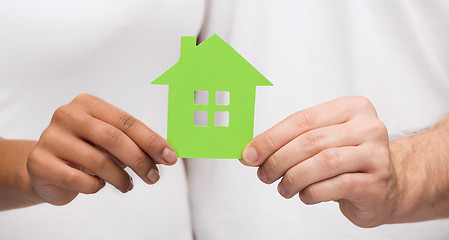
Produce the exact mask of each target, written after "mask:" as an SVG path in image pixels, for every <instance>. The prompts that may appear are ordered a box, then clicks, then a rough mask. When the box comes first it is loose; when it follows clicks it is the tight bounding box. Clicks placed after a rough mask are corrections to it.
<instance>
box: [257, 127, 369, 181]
mask: <svg viewBox="0 0 449 240" xmlns="http://www.w3.org/2000/svg"><path fill="white" fill-rule="evenodd" d="M354 129H357V128H355V127H354V124H351V122H346V123H342V124H338V125H333V126H329V127H323V128H319V129H314V130H311V131H309V132H306V133H304V134H302V135H300V136H299V137H297V138H295V139H293V140H292V141H291V142H289V143H287V144H286V145H285V146H283V147H282V148H281V149H279V150H278V151H276V152H275V153H274V154H272V155H271V156H270V157H269V158H268V159H267V160H266V161H265V162H264V163H263V164H262V165H261V167H260V168H261V170H259V171H260V174H259V175H260V177H261V179H260V180H262V181H263V182H265V183H273V182H274V181H276V180H278V179H279V178H280V177H281V176H282V175H284V174H285V172H286V171H287V170H288V169H290V168H291V167H293V166H295V165H297V164H298V163H301V162H302V161H304V160H305V159H308V158H310V157H312V156H314V155H316V154H317V153H319V152H321V151H323V150H324V149H327V148H336V147H344V146H356V145H358V144H360V143H362V142H363V138H364V136H363V135H361V134H357V133H354V132H353V131H354Z"/></svg>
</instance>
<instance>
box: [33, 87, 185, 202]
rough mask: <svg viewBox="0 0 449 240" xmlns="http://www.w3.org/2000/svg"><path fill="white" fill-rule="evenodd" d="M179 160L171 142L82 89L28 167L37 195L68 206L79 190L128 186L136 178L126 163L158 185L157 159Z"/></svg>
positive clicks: (161, 161) (59, 116) (60, 113)
mask: <svg viewBox="0 0 449 240" xmlns="http://www.w3.org/2000/svg"><path fill="white" fill-rule="evenodd" d="M176 161H177V155H176V153H175V151H174V149H173V147H171V146H170V144H169V143H168V142H167V141H166V140H165V139H163V138H162V137H161V136H159V135H158V134H157V133H155V132H154V131H152V130H151V129H150V128H148V127H147V126H145V125H144V124H143V123H142V122H140V121H139V120H137V119H135V118H134V117H132V116H131V115H129V114H127V113H126V112H124V111H123V110H121V109H119V108H117V107H115V106H113V105H111V104H109V103H107V102H106V101H104V100H102V99H99V98H97V97H94V96H91V95H88V94H81V95H79V96H78V97H76V98H75V99H74V100H73V101H72V102H71V103H69V104H67V105H64V106H61V107H60V108H58V109H57V110H56V111H55V113H54V115H53V118H52V121H51V124H50V126H49V127H48V128H47V129H46V130H45V131H44V132H43V133H42V135H41V137H40V139H39V142H38V143H37V144H36V146H35V148H34V149H33V150H32V152H31V154H30V155H29V157H28V163H27V168H28V172H29V175H30V177H31V181H32V184H33V187H34V189H35V191H36V192H37V194H38V195H40V196H41V197H42V198H43V199H45V201H47V202H49V203H51V204H55V205H64V204H67V203H69V202H70V201H72V200H73V199H74V198H75V197H76V196H77V195H78V193H86V194H91V193H96V192H97V191H99V190H100V189H101V188H102V187H103V186H104V185H105V182H108V183H110V184H112V185H114V186H115V187H116V188H117V189H119V190H120V191H122V192H128V191H130V190H131V189H132V188H133V182H132V179H131V177H130V176H129V175H128V174H127V172H126V171H125V170H124V169H123V168H124V167H126V166H128V167H130V168H131V169H132V170H133V171H134V172H135V173H136V174H137V175H138V176H139V177H140V178H141V179H142V180H143V181H145V182H146V183H148V184H154V183H155V182H157V181H158V180H159V173H158V169H157V167H156V164H165V165H172V164H174V163H176Z"/></svg>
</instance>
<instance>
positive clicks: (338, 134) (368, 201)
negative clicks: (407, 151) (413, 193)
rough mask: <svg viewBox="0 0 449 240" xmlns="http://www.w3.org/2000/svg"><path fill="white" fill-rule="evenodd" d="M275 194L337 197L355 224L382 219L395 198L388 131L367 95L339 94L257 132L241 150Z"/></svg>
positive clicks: (317, 199)
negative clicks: (276, 190)
mask: <svg viewBox="0 0 449 240" xmlns="http://www.w3.org/2000/svg"><path fill="white" fill-rule="evenodd" d="M241 161H242V163H243V164H245V165H248V166H258V167H259V169H258V177H259V178H260V180H261V181H263V182H264V183H267V184H271V183H273V182H275V181H276V180H278V179H280V178H282V180H281V182H280V183H279V185H278V191H279V193H280V194H281V195H282V196H284V197H285V198H291V197H293V196H294V195H295V194H297V193H299V197H300V199H301V200H302V201H303V202H304V203H305V204H316V203H320V202H326V201H331V200H333V201H338V202H339V204H340V209H341V211H342V212H343V214H344V215H345V216H346V217H347V218H348V219H349V220H351V221H352V222H353V223H354V224H356V225H358V226H362V227H374V226H378V225H380V224H383V223H386V222H387V221H388V220H389V219H390V217H391V215H392V214H393V213H394V210H395V207H396V201H397V198H396V197H397V178H396V176H395V169H394V168H393V165H392V162H391V158H390V151H389V139H388V133H387V130H386V128H385V126H384V124H383V123H382V122H381V121H380V120H379V119H378V117H377V114H376V111H375V109H374V107H373V105H372V104H371V103H370V101H369V100H367V99H366V98H363V97H343V98H338V99H336V100H333V101H330V102H327V103H324V104H322V105H318V106H315V107H312V108H310V109H306V110H304V111H300V112H297V113H295V114H293V115H291V116H289V117H288V118H286V119H285V120H283V121H282V122H280V123H279V124H277V125H276V126H274V127H272V128H271V129H269V130H267V131H266V132H264V133H262V134H260V135H258V136H257V137H255V138H254V140H253V141H251V142H250V143H249V144H248V145H247V146H246V148H245V150H244V151H243V159H242V160H241Z"/></svg>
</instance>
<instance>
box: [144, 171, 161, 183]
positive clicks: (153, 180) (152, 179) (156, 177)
mask: <svg viewBox="0 0 449 240" xmlns="http://www.w3.org/2000/svg"><path fill="white" fill-rule="evenodd" d="M147 178H148V180H150V183H151V184H154V183H156V182H157V180H159V173H158V172H157V171H156V170H154V168H152V169H150V171H149V172H148V175H147Z"/></svg>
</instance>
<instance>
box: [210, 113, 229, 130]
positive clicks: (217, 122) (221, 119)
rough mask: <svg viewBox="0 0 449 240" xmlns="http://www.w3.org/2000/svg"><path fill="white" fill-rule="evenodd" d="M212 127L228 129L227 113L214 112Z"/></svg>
mask: <svg viewBox="0 0 449 240" xmlns="http://www.w3.org/2000/svg"><path fill="white" fill-rule="evenodd" d="M214 126H221V127H229V112H215V118H214Z"/></svg>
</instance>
